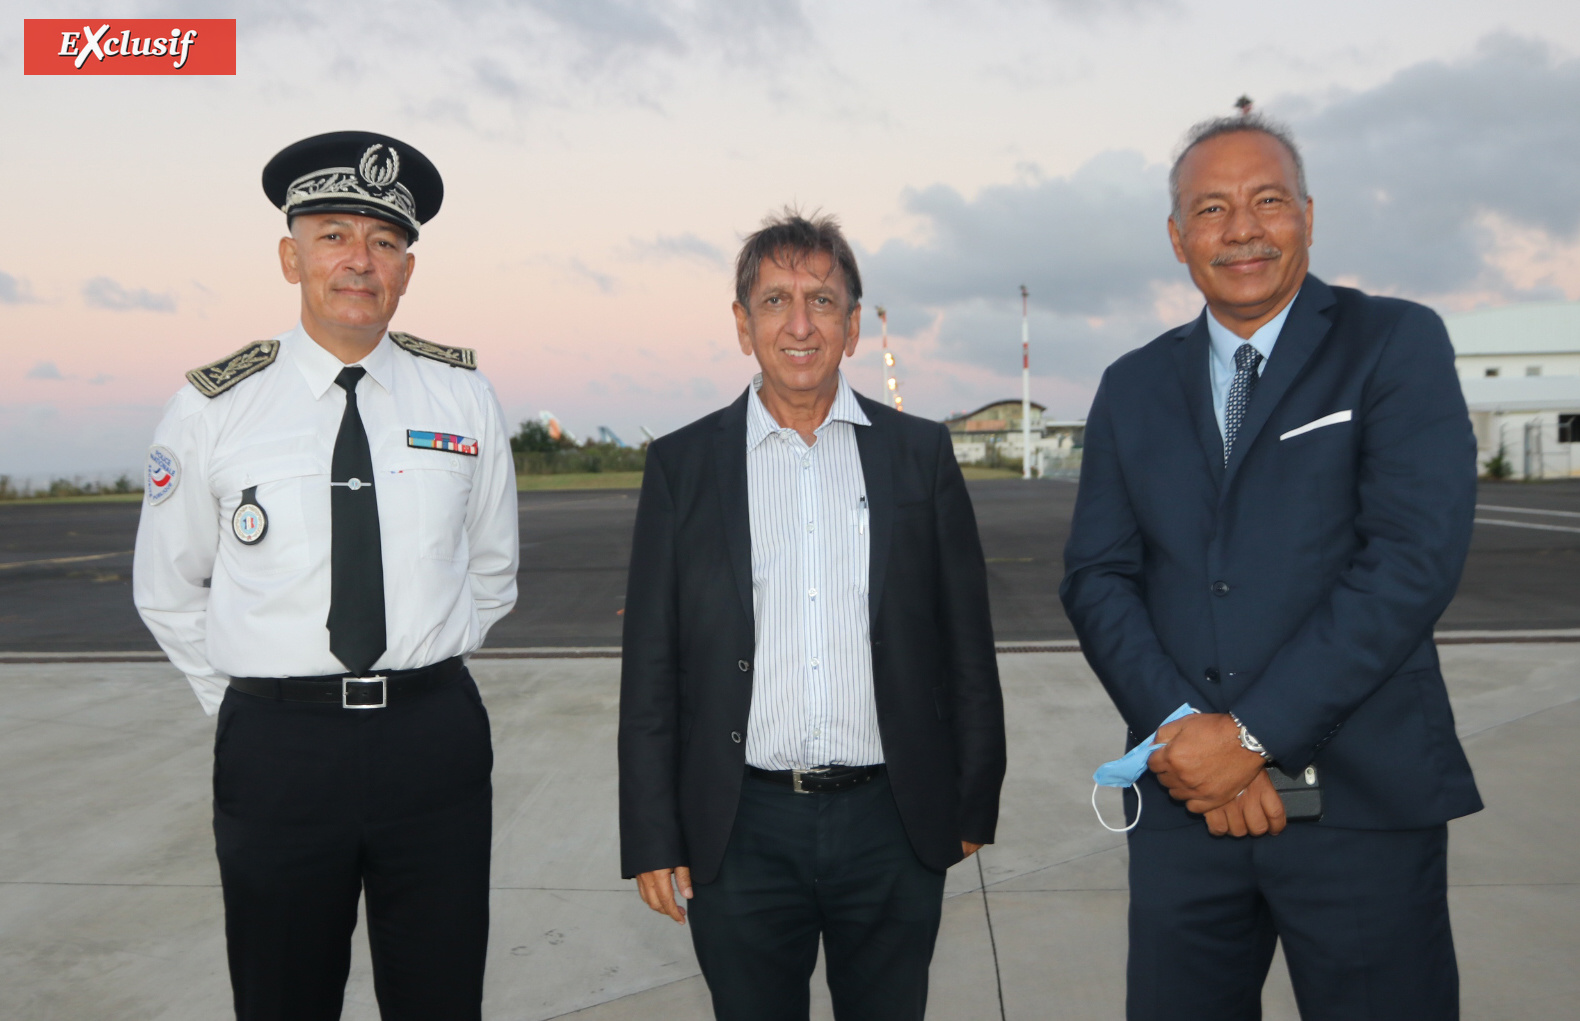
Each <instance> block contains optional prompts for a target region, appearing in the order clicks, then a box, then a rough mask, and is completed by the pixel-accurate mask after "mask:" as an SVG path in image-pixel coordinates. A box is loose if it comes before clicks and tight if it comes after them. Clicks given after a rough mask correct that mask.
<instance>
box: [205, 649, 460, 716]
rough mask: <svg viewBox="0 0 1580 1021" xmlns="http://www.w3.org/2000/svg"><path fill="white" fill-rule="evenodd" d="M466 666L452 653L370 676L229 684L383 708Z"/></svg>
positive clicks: (278, 697)
mask: <svg viewBox="0 0 1580 1021" xmlns="http://www.w3.org/2000/svg"><path fill="white" fill-rule="evenodd" d="M463 669H465V668H464V667H463V666H462V663H461V657H460V656H451V657H450V658H449V659H446V660H441V661H440V662H438V663H434V664H432V665H431V666H425V667H418V668H417V669H416V670H390V671H388V672H386V673H382V674H371V675H369V676H367V677H352V676H351V675H349V674H328V675H325V676H323V677H232V678H231V679H230V686H231V687H232V688H235V689H236V690H237V691H239V692H241V693H243V694H245V695H256V696H257V697H258V698H267V699H272V700H274V701H276V702H316V703H318V704H320V705H338V706H340V707H342V708H345V709H383V708H384V707H385V706H387V705H389V704H390V703H391V702H398V701H402V700H404V699H408V698H412V697H414V696H416V695H420V694H422V693H423V692H425V691H431V690H432V689H434V688H437V687H439V686H440V685H442V684H449V683H450V682H451V681H453V680H455V679H456V678H457V677H460V676H461V671H462V670H463Z"/></svg>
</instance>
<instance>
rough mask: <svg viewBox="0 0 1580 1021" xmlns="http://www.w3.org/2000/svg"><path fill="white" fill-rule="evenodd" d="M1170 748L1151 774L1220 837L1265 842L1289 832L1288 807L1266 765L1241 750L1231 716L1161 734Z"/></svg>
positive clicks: (1202, 717)
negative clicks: (1268, 837) (1263, 838)
mask: <svg viewBox="0 0 1580 1021" xmlns="http://www.w3.org/2000/svg"><path fill="white" fill-rule="evenodd" d="M1157 740H1158V741H1159V742H1167V743H1166V745H1165V747H1162V748H1159V749H1158V750H1157V751H1155V752H1153V753H1152V755H1151V757H1150V758H1148V759H1147V768H1148V769H1150V770H1152V772H1153V773H1154V774H1156V775H1157V778H1158V782H1159V783H1161V784H1162V785H1163V786H1164V787H1165V788H1167V790H1168V792H1169V796H1170V797H1172V798H1174V799H1175V800H1176V801H1183V802H1185V807H1186V808H1188V809H1190V810H1191V811H1192V812H1195V813H1196V814H1197V815H1200V816H1203V817H1204V818H1205V819H1206V821H1207V830H1208V832H1210V833H1211V834H1212V835H1213V836H1215V837H1221V836H1223V835H1224V834H1230V835H1232V836H1236V837H1244V836H1247V835H1249V836H1253V837H1260V836H1264V835H1266V834H1268V833H1273V834H1278V833H1282V832H1283V831H1284V826H1285V823H1286V820H1285V818H1284V802H1283V799H1282V798H1280V797H1279V796H1278V791H1276V790H1274V789H1273V781H1272V780H1269V779H1268V777H1267V769H1266V768H1265V767H1266V766H1267V763H1266V762H1265V761H1263V759H1262V757H1261V756H1260V755H1258V754H1256V753H1255V752H1253V751H1250V750H1248V749H1246V748H1242V747H1241V746H1240V728H1239V727H1238V726H1237V725H1236V724H1235V722H1234V720H1233V719H1232V718H1231V717H1230V716H1229V714H1228V713H1196V714H1194V715H1191V716H1186V717H1184V718H1183V719H1180V720H1176V721H1175V722H1173V723H1169V724H1165V725H1164V726H1162V727H1159V728H1158V736H1157Z"/></svg>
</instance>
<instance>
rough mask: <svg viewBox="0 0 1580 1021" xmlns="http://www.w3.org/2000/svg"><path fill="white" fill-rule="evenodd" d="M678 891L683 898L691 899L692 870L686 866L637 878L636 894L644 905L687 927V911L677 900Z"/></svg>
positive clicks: (646, 873) (657, 871)
mask: <svg viewBox="0 0 1580 1021" xmlns="http://www.w3.org/2000/svg"><path fill="white" fill-rule="evenodd" d="M671 878H673V885H671ZM676 889H678V890H680V895H681V896H682V897H684V898H686V899H687V900H690V899H691V869H689V868H687V867H686V866H684V865H682V866H680V867H679V868H675V869H654V870H653V871H652V872H643V873H642V874H641V875H639V876H637V877H636V892H637V893H639V894H641V895H642V901H643V903H645V904H646V905H647V906H648V907H650V908H652V909H653V910H654V911H657V912H658V913H659V914H661V915H668V916H669V917H671V918H673V919H674V920H675V921H677V922H679V923H680V924H681V925H685V924H686V909H685V908H683V907H681V906H680V903H679V902H678V901H676V900H675V890H676Z"/></svg>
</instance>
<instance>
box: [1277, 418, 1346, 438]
mask: <svg viewBox="0 0 1580 1021" xmlns="http://www.w3.org/2000/svg"><path fill="white" fill-rule="evenodd" d="M1353 417H1354V415H1352V414H1351V413H1350V412H1348V411H1335V412H1334V413H1333V414H1331V415H1323V416H1322V417H1321V418H1319V419H1317V420H1316V421H1315V422H1307V423H1306V424H1305V425H1303V426H1301V427H1300V428H1298V429H1291V430H1289V431H1288V432H1287V433H1285V434H1284V435H1282V436H1280V437H1279V439H1280V440H1287V439H1289V438H1290V437H1291V436H1299V435H1300V434H1301V433H1308V432H1310V431H1311V430H1313V429H1321V428H1322V427H1323V426H1325V425H1338V424H1339V423H1340V422H1348V421H1349V420H1350V419H1351V418H1353Z"/></svg>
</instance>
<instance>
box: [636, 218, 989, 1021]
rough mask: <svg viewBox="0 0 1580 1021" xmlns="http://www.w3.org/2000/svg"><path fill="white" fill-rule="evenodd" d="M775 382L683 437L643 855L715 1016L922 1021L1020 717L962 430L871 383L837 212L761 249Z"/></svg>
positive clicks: (751, 339)
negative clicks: (852, 377) (1008, 739)
mask: <svg viewBox="0 0 1580 1021" xmlns="http://www.w3.org/2000/svg"><path fill="white" fill-rule="evenodd" d="M736 277H737V279H736V303H735V306H734V307H735V317H736V325H737V330H738V333H739V337H740V343H741V348H742V350H743V351H744V352H746V353H747V354H751V355H754V356H755V357H756V359H757V362H758V365H759V366H760V368H761V370H762V372H761V376H760V377H759V378H758V379H757V380H756V381H754V384H753V387H752V388H750V389H748V390H747V391H746V392H745V393H743V394H742V395H741V396H740V398H739V399H737V400H736V401H735V402H734V403H732V404H731V405H729V406H728V407H726V408H723V409H722V410H720V411H716V412H714V413H713V414H711V415H708V416H707V417H705V418H703V419H701V420H699V421H697V422H694V423H692V424H691V425H688V426H686V427H685V428H683V429H680V430H678V431H677V432H674V433H671V434H669V435H667V436H664V437H662V438H661V439H659V440H656V441H655V442H654V443H653V444H652V446H651V447H650V448H649V450H648V458H647V469H646V474H645V475H644V477H643V481H642V497H641V503H640V504H639V506H638V509H637V520H636V532H635V539H634V543H633V546H632V551H631V572H630V581H629V589H628V591H627V596H626V605H625V637H624V651H623V663H622V671H621V693H620V838H621V860H622V870H623V873H624V875H625V876H626V877H627V878H630V877H633V876H634V877H636V878H637V879H638V884H639V891H640V893H641V894H642V897H643V899H644V900H645V901H646V902H647V903H648V905H649V906H650V907H652V908H653V909H654V910H655V911H659V912H662V913H664V914H667V915H669V916H670V917H672V918H674V919H675V920H676V921H684V920H685V919H686V917H687V912H686V911H685V910H684V909H683V908H681V907H680V906H679V903H678V902H677V900H676V896H675V890H676V889H678V890H679V893H680V896H681V899H682V900H690V912H689V915H690V921H691V924H692V939H693V943H694V945H695V947H696V951H697V959H698V962H699V963H700V965H701V967H702V973H703V975H704V977H705V978H706V980H707V982H708V987H709V990H710V992H711V993H712V997H713V1007H714V1012H715V1015H716V1016H717V1017H718V1018H721V1019H739V1021H775V1019H786V1021H793V1019H803V1021H804V1019H805V1018H806V1017H807V1015H808V1009H809V989H808V984H809V979H810V977H811V975H812V972H813V968H814V966H815V965H816V962H817V952H818V942H819V937H820V936H821V938H822V940H823V945H824V951H825V958H826V960H827V968H828V984H829V990H830V992H831V994H832V997H833V1002H834V1010H835V1013H836V1015H837V1016H839V1017H848V1018H860V1019H869V1021H870V1019H885V1018H894V1019H900V1018H905V1019H916V1021H920V1019H921V1018H922V1016H923V1012H924V1010H925V1006H926V1000H927V970H928V964H929V962H930V960H931V958H932V952H933V944H934V940H935V937H936V935H937V931H938V923H939V917H940V913H941V906H942V898H943V881H944V872H945V870H946V869H948V868H949V866H951V865H953V864H954V863H955V862H957V861H959V860H961V858H962V857H964V856H966V855H969V854H971V853H972V852H974V851H975V850H976V849H977V848H978V847H980V846H981V845H983V844H986V843H990V842H991V841H992V840H993V831H994V827H995V825H996V823H997V818H998V797H999V784H1000V782H1001V780H1002V778H1003V774H1004V721H1003V705H1002V700H1001V697H1000V693H999V681H998V667H997V662H996V660H995V658H994V649H993V633H992V625H991V621H990V619H989V615H988V601H987V582H986V569H985V567H984V564H983V560H982V549H981V544H980V543H979V541H978V538H977V529H976V519H975V516H974V515H973V513H972V509H971V500H970V497H969V495H968V494H967V492H966V488H965V482H964V480H963V478H962V476H961V473H960V469H959V467H958V466H957V465H956V463H955V458H954V450H953V446H952V444H951V442H950V438H949V433H948V432H947V430H946V429H945V428H944V427H943V426H942V425H940V424H938V423H936V422H928V421H924V420H922V419H918V418H913V417H910V416H908V415H903V414H901V413H899V412H898V411H896V410H894V409H893V408H890V407H888V406H887V405H884V404H879V403H876V402H874V401H870V400H867V399H866V398H864V397H859V396H857V395H856V394H855V393H854V391H852V390H850V388H849V386H848V385H847V384H846V383H845V381H844V378H843V376H842V375H841V374H840V372H839V366H840V362H841V360H842V358H844V357H847V356H849V355H850V354H852V353H854V351H855V348H856V341H857V337H858V333H859V326H860V317H861V306H860V298H861V278H860V276H859V274H858V272H857V269H856V261H855V257H854V255H853V254H852V253H851V250H850V247H849V245H848V244H846V242H845V239H844V238H843V237H842V236H841V234H840V231H839V228H838V225H837V223H836V222H835V221H834V220H833V219H832V218H830V217H817V218H813V219H810V220H809V219H806V218H803V217H801V216H799V215H796V214H793V213H787V215H785V216H784V217H781V218H777V219H772V220H769V221H767V222H766V223H765V225H764V227H763V229H762V230H760V231H758V232H757V233H756V234H754V235H752V236H751V237H750V238H748V239H747V240H746V242H745V245H744V247H743V248H742V251H741V253H740V257H739V259H738V261H737V274H736Z"/></svg>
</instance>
